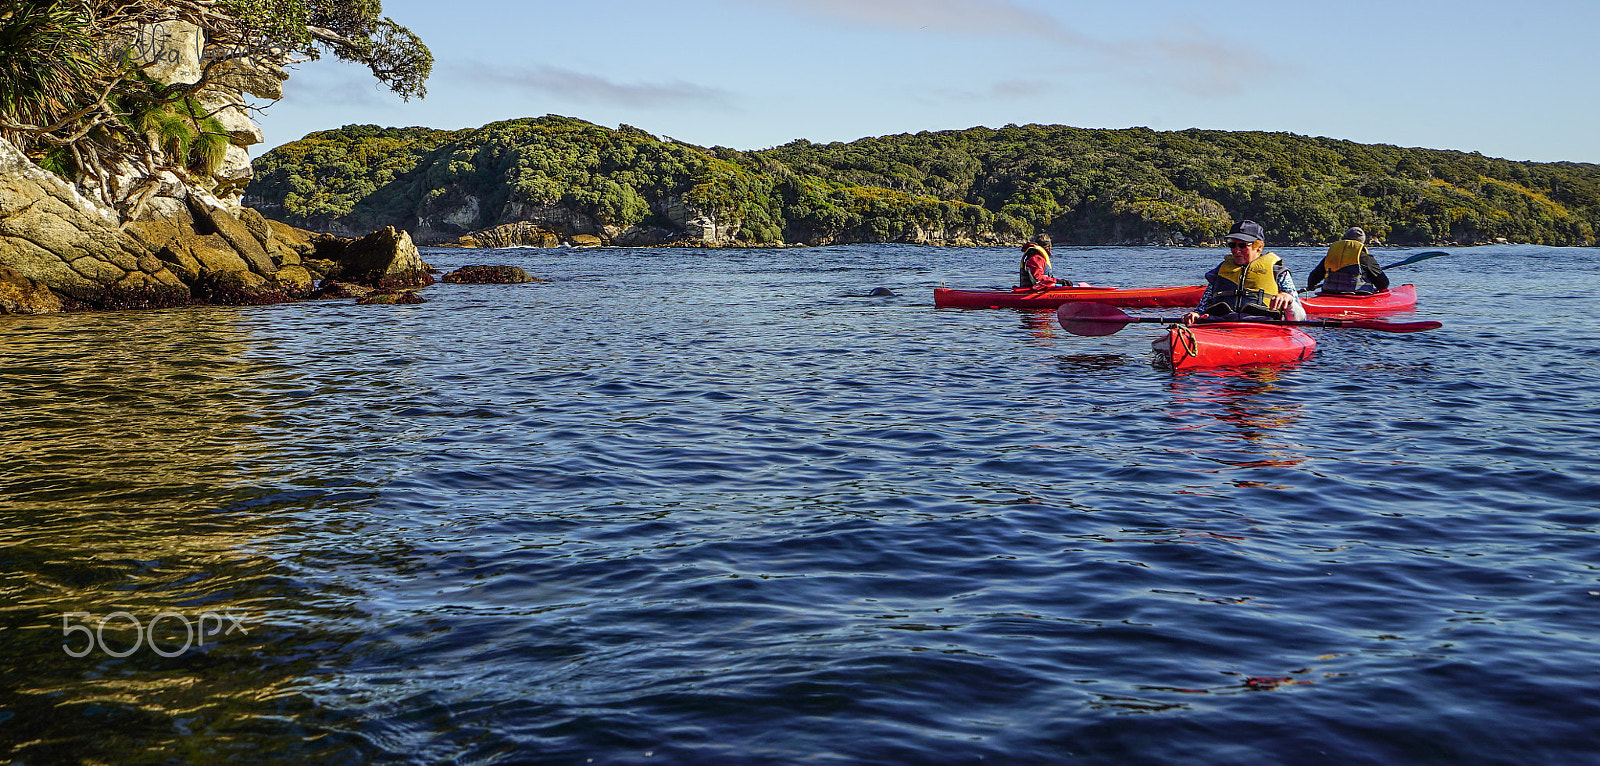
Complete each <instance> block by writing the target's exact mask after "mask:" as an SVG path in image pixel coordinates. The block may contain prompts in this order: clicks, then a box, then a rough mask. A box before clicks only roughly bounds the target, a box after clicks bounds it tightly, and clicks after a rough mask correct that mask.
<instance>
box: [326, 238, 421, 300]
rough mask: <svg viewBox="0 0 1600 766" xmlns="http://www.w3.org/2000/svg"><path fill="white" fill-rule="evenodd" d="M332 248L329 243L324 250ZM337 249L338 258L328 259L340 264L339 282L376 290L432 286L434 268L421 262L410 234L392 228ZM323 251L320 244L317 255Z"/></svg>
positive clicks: (419, 254) (351, 241)
mask: <svg viewBox="0 0 1600 766" xmlns="http://www.w3.org/2000/svg"><path fill="white" fill-rule="evenodd" d="M334 249H335V248H334V247H332V246H331V244H330V245H329V246H327V250H334ZM336 249H337V250H338V251H339V252H338V255H337V257H335V258H332V259H331V260H336V261H338V262H339V265H340V269H339V279H340V280H341V281H345V282H355V283H357V284H362V285H367V286H368V287H376V288H379V289H394V288H401V287H422V286H424V285H431V284H433V274H432V273H431V272H432V270H433V268H432V267H431V266H429V265H428V264H427V263H425V262H424V261H423V260H422V254H421V253H420V252H418V251H417V246H416V245H414V244H412V242H411V235H410V234H407V233H406V232H404V231H401V230H399V229H396V228H395V227H393V226H385V227H383V228H382V229H379V230H377V231H375V232H372V233H371V234H368V235H367V236H365V237H361V238H359V239H355V240H350V241H349V242H347V243H345V244H343V245H342V246H341V247H338V248H336ZM324 252H325V249H324V245H323V244H322V243H319V245H318V248H317V255H319V256H321V255H323V254H324ZM329 254H330V255H331V253H329Z"/></svg>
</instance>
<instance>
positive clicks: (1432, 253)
mask: <svg viewBox="0 0 1600 766" xmlns="http://www.w3.org/2000/svg"><path fill="white" fill-rule="evenodd" d="M1441 255H1449V253H1447V252H1445V251H1443V250H1429V251H1428V252H1426V253H1417V254H1416V255H1413V256H1411V257H1410V258H1407V259H1405V260H1403V261H1395V262H1394V263H1391V264H1389V265H1388V266H1385V267H1383V269H1384V271H1388V270H1389V269H1392V268H1395V267H1396V266H1406V265H1410V264H1413V263H1416V262H1417V261H1426V260H1428V259H1429V258H1438V257H1439V256H1441Z"/></svg>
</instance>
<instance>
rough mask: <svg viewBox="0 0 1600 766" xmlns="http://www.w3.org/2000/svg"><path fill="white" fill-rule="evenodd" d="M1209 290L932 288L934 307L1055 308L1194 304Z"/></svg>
mask: <svg viewBox="0 0 1600 766" xmlns="http://www.w3.org/2000/svg"><path fill="white" fill-rule="evenodd" d="M1205 291H1206V289H1205V287H1203V286H1201V285H1193V286H1191V287H1130V288H1122V287H1055V288H1050V289H1046V290H1023V289H1019V288H1013V289H1011V290H947V289H945V288H943V287H937V288H934V290H933V305H934V307H935V308H942V309H943V308H958V309H1040V310H1044V309H1055V308H1058V307H1059V306H1061V304H1063V303H1070V302H1073V301H1084V302H1089V303H1101V304H1104V305H1107V306H1125V307H1127V308H1167V307H1179V306H1193V305H1194V304H1196V303H1198V302H1199V301H1200V294H1201V293H1204V292H1205Z"/></svg>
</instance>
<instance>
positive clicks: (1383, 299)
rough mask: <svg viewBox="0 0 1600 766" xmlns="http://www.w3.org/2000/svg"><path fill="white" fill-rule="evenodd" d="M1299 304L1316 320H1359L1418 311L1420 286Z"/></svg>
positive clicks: (1320, 297)
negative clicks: (1327, 318)
mask: <svg viewBox="0 0 1600 766" xmlns="http://www.w3.org/2000/svg"><path fill="white" fill-rule="evenodd" d="M1196 300H1198V298H1197V299H1196ZM1300 305H1302V306H1304V307H1305V308H1306V316H1313V317H1346V318H1356V317H1373V316H1383V315H1385V314H1399V313H1402V312H1406V311H1413V310H1415V309H1416V308H1417V286H1416V285H1400V286H1399V287H1393V288H1390V289H1388V290H1383V291H1380V292H1376V293H1373V294H1371V295H1327V294H1324V293H1318V294H1317V295H1314V296H1312V297H1310V298H1302V299H1301V300H1300Z"/></svg>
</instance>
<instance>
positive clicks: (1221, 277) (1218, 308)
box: [1204, 253, 1283, 319]
mask: <svg viewBox="0 0 1600 766" xmlns="http://www.w3.org/2000/svg"><path fill="white" fill-rule="evenodd" d="M1281 260H1282V259H1281V258H1279V257H1278V254H1277V253H1262V254H1261V257H1259V258H1257V259H1255V260H1253V261H1251V262H1249V263H1247V264H1244V265H1243V266H1241V265H1239V264H1237V263H1234V262H1233V259H1232V258H1229V259H1227V260H1224V261H1223V262H1222V265H1220V266H1218V267H1216V268H1215V269H1212V270H1211V273H1209V274H1206V281H1208V282H1210V283H1211V288H1212V295H1211V300H1212V302H1211V304H1210V305H1209V306H1205V307H1204V308H1205V310H1206V313H1207V314H1211V315H1213V316H1221V315H1224V314H1255V315H1257V316H1265V317H1272V318H1274V319H1282V318H1283V313H1282V312H1280V311H1273V310H1272V308H1271V305H1272V296H1274V295H1277V294H1278V275H1277V274H1276V269H1277V265H1278V263H1279V262H1280V261H1281Z"/></svg>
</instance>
